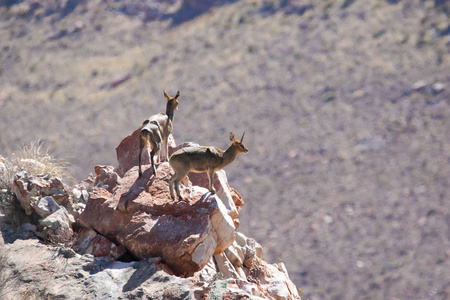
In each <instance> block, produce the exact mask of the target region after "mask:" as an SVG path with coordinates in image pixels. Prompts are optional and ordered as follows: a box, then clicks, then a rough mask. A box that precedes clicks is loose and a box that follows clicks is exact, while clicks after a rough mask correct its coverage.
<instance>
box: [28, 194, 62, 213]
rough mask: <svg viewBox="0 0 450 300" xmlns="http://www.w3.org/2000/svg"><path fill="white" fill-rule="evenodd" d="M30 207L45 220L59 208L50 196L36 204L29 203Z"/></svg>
mask: <svg viewBox="0 0 450 300" xmlns="http://www.w3.org/2000/svg"><path fill="white" fill-rule="evenodd" d="M31 207H32V208H33V209H34V210H35V211H36V212H37V213H38V215H40V216H41V217H43V218H45V217H47V216H49V215H51V214H52V213H54V212H55V211H57V210H58V209H60V208H61V207H60V206H59V205H58V204H57V203H56V202H55V200H53V197H52V196H46V197H43V198H41V199H39V200H37V201H36V202H34V201H32V202H31Z"/></svg>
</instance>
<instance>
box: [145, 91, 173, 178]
mask: <svg viewBox="0 0 450 300" xmlns="http://www.w3.org/2000/svg"><path fill="white" fill-rule="evenodd" d="M163 92H164V97H166V99H167V105H166V113H165V114H163V113H159V114H157V115H153V116H151V117H150V118H148V119H147V120H145V121H144V123H143V124H142V128H141V132H140V134H139V177H142V169H141V156H142V151H143V150H144V148H145V149H146V148H147V145H148V142H150V144H151V146H152V151H151V152H150V160H151V163H152V170H153V174H156V168H155V163H154V162H153V157H154V156H155V154H158V156H157V160H158V161H157V162H159V161H160V159H161V141H163V142H164V151H165V154H166V156H165V160H167V159H168V156H169V149H168V148H169V147H168V145H167V142H168V139H169V134H170V133H171V132H172V126H173V113H174V111H175V110H177V109H178V100H177V99H178V97H179V96H180V92H179V91H178V92H177V94H176V95H175V97H173V98H172V97H170V96H169V95H168V94H167V93H166V91H163Z"/></svg>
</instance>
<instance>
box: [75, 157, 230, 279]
mask: <svg viewBox="0 0 450 300" xmlns="http://www.w3.org/2000/svg"><path fill="white" fill-rule="evenodd" d="M144 169H145V168H144ZM149 171H151V170H150V169H147V170H146V171H144V174H143V177H142V178H138V169H137V167H133V168H132V169H131V170H129V171H128V172H127V173H126V174H125V176H124V177H123V178H121V179H120V180H119V182H118V185H117V186H116V187H115V189H114V190H113V191H108V190H106V189H104V188H95V189H94V190H93V192H92V193H91V195H90V198H89V201H88V203H87V206H86V209H85V211H84V212H83V213H82V214H81V216H80V219H79V220H80V222H81V223H82V224H83V225H84V226H85V227H88V228H92V229H94V230H95V231H96V232H98V233H99V234H101V235H103V236H105V237H107V238H108V239H110V240H111V241H114V242H116V243H118V244H120V245H123V246H124V247H125V248H127V249H128V250H129V251H130V252H131V253H132V255H133V256H135V257H137V258H139V259H144V258H147V257H154V256H161V257H162V258H163V259H164V260H165V261H166V263H167V264H168V266H169V267H170V268H171V269H172V270H173V271H174V273H175V274H178V275H183V276H191V275H192V274H193V273H195V272H197V271H199V270H200V269H201V268H203V267H204V266H205V265H206V264H207V263H208V261H209V260H210V258H211V257H212V255H214V254H218V253H221V252H223V251H224V250H225V249H226V248H228V247H229V246H230V245H231V243H232V242H233V240H234V230H235V227H234V223H233V220H232V219H231V217H230V216H229V214H228V210H227V209H226V207H225V205H224V204H223V203H222V201H221V200H220V199H219V198H218V197H216V196H211V195H209V193H207V190H206V189H204V188H201V187H198V186H190V187H186V188H185V189H184V190H183V193H184V195H186V197H185V200H184V201H178V200H172V199H171V198H170V194H169V188H168V179H169V177H170V173H171V168H170V166H169V164H168V163H162V164H160V165H159V166H158V168H157V174H156V176H154V175H153V174H151V172H149ZM99 173H100V172H99ZM101 173H102V174H104V173H105V172H101ZM110 175H111V177H114V178H116V176H117V175H116V174H113V173H110ZM104 180H105V181H109V179H107V178H105V179H104Z"/></svg>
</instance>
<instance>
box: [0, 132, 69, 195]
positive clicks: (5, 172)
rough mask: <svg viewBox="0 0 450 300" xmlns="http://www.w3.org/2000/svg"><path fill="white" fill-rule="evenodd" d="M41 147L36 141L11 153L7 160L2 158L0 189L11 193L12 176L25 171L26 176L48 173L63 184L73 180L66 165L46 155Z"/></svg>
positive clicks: (64, 162)
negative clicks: (58, 178)
mask: <svg viewBox="0 0 450 300" xmlns="http://www.w3.org/2000/svg"><path fill="white" fill-rule="evenodd" d="M42 145H43V143H42V142H41V141H40V140H37V141H34V142H31V144H30V145H29V146H27V145H26V146H23V147H22V148H20V151H19V152H18V153H17V154H16V153H13V154H12V155H11V157H10V158H9V159H7V158H3V160H2V162H3V165H4V166H3V167H0V189H7V190H9V191H12V188H13V180H14V175H15V174H16V173H18V172H22V171H26V172H27V174H28V175H38V174H46V173H50V174H51V175H52V176H55V177H60V178H61V179H62V180H63V181H65V182H66V181H71V180H73V176H72V175H71V174H70V172H69V171H68V168H67V166H68V163H67V162H66V161H64V160H62V159H55V158H53V157H52V156H51V155H50V154H48V150H45V151H44V150H43V149H42Z"/></svg>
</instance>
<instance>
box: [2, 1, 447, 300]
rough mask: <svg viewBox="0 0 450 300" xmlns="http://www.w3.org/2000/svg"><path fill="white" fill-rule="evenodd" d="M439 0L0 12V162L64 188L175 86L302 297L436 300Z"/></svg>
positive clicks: (442, 215) (178, 133)
mask: <svg viewBox="0 0 450 300" xmlns="http://www.w3.org/2000/svg"><path fill="white" fill-rule="evenodd" d="M449 15H450V3H449V1H447V0H364V1H363V0H320V1H313V0H273V1H271V0H235V1H231V0H230V1H226V0H215V1H207V0H158V1H157V0H147V1H144V0H136V1H131V0H103V1H102V0H93V1H87V0H84V1H83V0H66V1H64V0H41V1H29V0H26V1H14V0H9V1H8V0H0V154H1V155H3V156H5V157H8V156H10V155H12V153H14V152H15V151H17V150H18V149H19V147H20V146H23V145H27V144H30V143H31V142H33V141H36V140H38V139H41V141H42V142H43V147H44V148H48V149H49V153H51V154H52V155H53V156H55V157H56V158H60V159H65V160H67V161H68V162H69V163H70V165H69V170H70V171H71V173H72V174H73V176H74V177H75V178H76V181H81V180H83V179H84V178H86V177H87V176H88V174H89V173H91V172H93V170H94V165H98V164H109V165H113V166H116V165H117V162H116V154H115V147H116V146H117V145H118V144H119V143H120V141H121V140H122V139H123V138H124V137H125V136H127V135H128V134H130V133H131V132H133V131H134V130H135V129H137V128H138V127H139V126H140V124H141V123H142V121H143V120H144V119H146V118H147V117H149V116H150V115H153V114H156V113H159V112H163V111H164V110H165V103H166V100H165V98H164V97H163V89H165V90H166V91H167V92H168V93H169V94H170V95H171V96H173V95H175V93H176V92H177V91H178V90H179V91H180V92H181V96H180V98H179V102H180V105H179V110H178V111H176V112H175V120H174V130H173V135H174V138H175V141H176V142H177V144H179V143H182V142H184V141H193V142H197V143H199V144H202V145H215V146H218V147H219V148H221V149H226V148H227V147H228V146H229V144H230V142H229V139H228V134H229V132H230V131H232V132H234V133H235V135H236V136H238V137H240V136H241V135H242V133H243V132H244V131H245V132H246V134H245V139H244V142H245V145H246V146H247V148H248V149H249V153H248V154H245V155H240V156H239V157H238V158H237V159H236V161H235V162H234V163H233V164H232V165H230V166H228V167H227V168H226V169H225V170H226V172H227V175H228V179H229V182H230V185H231V186H232V187H234V188H235V189H236V190H237V191H238V192H239V193H240V194H241V195H242V197H243V198H244V201H245V205H244V208H243V210H242V212H241V216H240V221H241V226H240V228H239V231H241V232H243V233H244V234H246V235H247V236H250V237H253V238H255V239H256V240H257V241H258V242H259V243H260V244H261V245H262V246H263V248H264V253H263V256H264V257H265V259H266V260H267V261H268V262H277V261H279V260H281V261H283V262H284V263H285V264H286V267H287V269H288V271H289V275H290V277H291V279H292V280H293V281H294V283H295V284H296V285H297V286H298V287H300V288H301V289H302V291H303V292H304V295H303V297H302V298H303V299H310V300H318V299H332V300H339V299H450V196H449V191H450V179H449V178H450V133H449V130H450V56H449V54H450V53H449V52H450V26H449V25H450V22H449Z"/></svg>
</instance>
